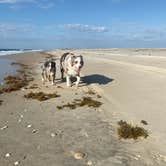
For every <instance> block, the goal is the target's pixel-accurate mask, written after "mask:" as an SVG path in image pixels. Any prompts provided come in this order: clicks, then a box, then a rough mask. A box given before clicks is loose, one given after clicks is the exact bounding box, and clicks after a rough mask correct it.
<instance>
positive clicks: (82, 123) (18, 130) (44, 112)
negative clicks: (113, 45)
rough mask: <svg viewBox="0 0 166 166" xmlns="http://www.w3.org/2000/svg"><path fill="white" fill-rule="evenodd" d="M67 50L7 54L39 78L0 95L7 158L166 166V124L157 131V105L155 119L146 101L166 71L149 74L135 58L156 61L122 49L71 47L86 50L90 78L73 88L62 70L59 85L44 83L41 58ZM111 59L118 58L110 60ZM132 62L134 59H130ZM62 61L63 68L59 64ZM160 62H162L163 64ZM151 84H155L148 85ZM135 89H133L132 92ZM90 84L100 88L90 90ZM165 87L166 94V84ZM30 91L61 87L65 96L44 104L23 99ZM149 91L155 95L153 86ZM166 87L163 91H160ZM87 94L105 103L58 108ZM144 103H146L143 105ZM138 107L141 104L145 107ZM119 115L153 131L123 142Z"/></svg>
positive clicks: (0, 157) (1, 145)
mask: <svg viewBox="0 0 166 166" xmlns="http://www.w3.org/2000/svg"><path fill="white" fill-rule="evenodd" d="M66 51H67V50H56V51H48V52H44V53H42V52H33V53H23V54H18V55H10V56H3V57H2V58H4V57H5V58H9V59H14V60H16V61H17V62H19V63H23V64H26V65H28V66H29V67H30V68H31V72H32V76H33V78H34V80H33V81H32V82H30V83H29V85H28V86H27V87H26V88H27V89H26V88H23V89H21V90H19V91H14V92H11V93H4V94H1V95H0V100H3V103H2V105H1V106H0V127H1V128H2V127H4V126H7V128H6V129H4V130H0V132H2V136H1V137H0V149H2V150H1V151H0V161H1V163H3V165H4V166H7V165H9V164H10V165H12V164H13V163H14V162H15V161H17V160H18V161H19V162H20V164H21V165H27V166H28V165H32V166H33V165H34V166H39V165H40V166H44V165H46V164H47V165H50V166H55V165H57V166H60V165H66V166H68V165H72V166H77V165H79V166H81V165H87V164H88V163H92V165H97V166H100V165H101V166H102V165H113V166H114V165H115V166H116V165H117V164H118V165H124V164H126V165H136V166H139V165H145V166H146V165H148V164H150V165H161V166H162V165H163V166H164V165H165V164H166V161H165V156H166V152H165V150H164V149H163V146H164V145H165V142H163V141H164V140H165V139H164V138H165V134H164V133H165V128H164V127H163V128H161V129H160V130H159V131H157V130H158V128H159V127H161V126H160V124H157V122H156V121H155V116H156V114H155V113H156V112H155V110H152V112H150V115H151V116H152V117H149V112H145V111H146V110H149V109H150V108H149V103H146V102H145V101H144V99H145V98H146V97H149V96H146V95H148V94H146V93H145V94H142V91H145V90H150V89H149V88H151V89H153V88H154V89H155V88H157V87H156V83H158V84H161V83H162V81H163V80H164V79H165V76H164V75H162V74H159V75H157V74H156V73H153V72H150V73H149V71H145V70H144V69H142V68H141V69H142V70H138V71H137V69H136V68H135V66H134V64H135V63H139V65H148V67H149V65H152V63H151V62H153V60H152V59H150V60H149V59H148V60H147V58H146V59H145V58H144V59H142V58H143V57H140V59H139V61H137V59H138V57H137V56H136V57H135V58H136V59H134V58H133V57H131V58H126V57H128V56H124V55H123V50H119V51H118V54H121V55H122V56H121V55H120V56H117V55H115V53H114V52H112V51H111V52H110V50H108V52H107V51H106V52H104V51H103V52H102V50H101V52H98V50H89V51H87V50H83V49H81V50H73V51H72V52H76V53H81V54H83V55H84V58H85V62H86V63H85V66H84V68H83V78H84V80H83V81H84V82H83V83H82V84H81V85H80V87H79V88H78V89H76V88H75V87H74V86H73V87H71V88H67V87H66V85H65V82H63V83H61V82H60V80H59V78H60V76H59V75H60V73H59V70H58V69H57V70H58V73H57V77H56V79H57V84H56V85H55V86H52V85H50V84H49V83H46V84H42V82H41V77H40V72H41V71H40V64H41V63H42V62H44V61H45V60H46V59H49V58H54V59H57V60H58V59H59V57H60V55H62V53H64V52H66ZM69 51H70V50H69ZM121 51H122V52H121ZM155 54H156V53H155ZM161 54H162V53H161ZM92 55H93V56H92ZM108 55H109V56H108ZM0 58H1V57H0ZM109 58H111V60H114V61H111V60H108V59H109ZM115 61H116V62H117V61H118V62H119V61H121V63H115ZM158 61H159V58H158V59H157V62H158ZM103 62H104V63H103ZM122 62H123V63H122ZM124 62H125V63H126V66H125V65H124ZM128 63H132V64H133V65H132V66H131V65H128ZM153 63H154V62H153ZM162 63H163V62H162ZM137 65H138V64H137ZM153 65H156V64H155V63H154V64H153ZM160 65H162V64H160ZM57 67H59V63H58V62H57ZM158 67H159V68H160V66H158ZM161 68H162V66H161ZM136 71H137V72H136ZM145 76H146V77H145ZM153 76H155V77H154V78H156V77H157V78H160V79H161V81H158V80H155V79H154V80H152V78H153ZM139 80H141V82H140V81H139ZM150 81H151V86H150V85H149V82H150ZM85 83H86V84H85ZM147 83H148V86H150V87H149V88H148V87H146V85H147ZM34 85H35V86H34ZM138 85H139V86H138ZM144 86H145V87H144ZM32 87H33V88H32ZM135 87H138V89H137V88H135ZM139 87H140V88H139ZM31 88H32V89H31ZM130 88H132V89H131V90H130ZM90 90H91V91H93V92H94V94H93V93H92V94H88V93H89V91H90ZM155 90H160V89H155ZM162 91H163V93H164V89H163V90H162ZM29 92H45V93H53V92H56V93H57V94H58V95H60V97H59V98H55V99H54V98H52V99H50V100H47V101H43V102H39V101H37V100H33V99H26V98H24V95H27V94H28V93H29ZM148 92H149V93H150V91H148ZM154 92H155V91H154ZM154 92H153V93H150V94H149V95H150V96H151V97H152V98H149V99H148V100H147V101H148V102H149V101H150V100H152V101H154V99H156V98H153V97H155V95H157V94H155V93H154ZM159 92H160V93H161V91H159ZM97 95H100V96H101V98H97ZM133 95H135V96H133ZM85 96H87V97H91V98H93V99H95V100H97V101H100V102H102V103H103V104H102V105H101V107H99V108H91V107H88V106H85V107H77V108H76V109H74V110H70V109H69V108H64V109H62V110H58V109H57V106H59V107H60V106H62V105H64V104H66V105H67V103H72V102H73V101H74V100H75V99H82V98H83V97H85ZM158 97H159V96H158ZM160 100H161V99H160ZM160 100H159V101H160ZM18 101H19V102H18ZM157 101H158V100H157V99H156V102H157ZM140 102H144V103H143V104H142V105H140ZM160 102H161V101H160ZM163 102H164V101H163ZM150 104H152V106H156V108H158V109H160V114H159V113H158V114H159V115H158V120H161V122H162V120H163V118H164V117H163V114H162V113H163V109H162V106H161V107H159V105H158V104H155V103H150ZM162 104H163V103H162ZM139 105H140V107H142V108H140V109H139V107H138V106H139ZM144 106H145V107H144ZM132 110H133V111H132ZM141 110H142V111H141ZM143 111H144V112H143ZM120 120H126V121H128V122H132V124H134V125H138V126H142V127H144V128H146V129H147V130H148V131H149V137H148V138H147V139H138V140H137V141H135V140H123V139H120V140H119V138H118V135H117V127H118V125H117V122H118V121H120ZM140 120H147V122H148V125H147V126H144V125H141V124H140ZM155 125H156V126H155ZM161 125H162V124H161ZM28 126H29V127H28ZM76 152H81V153H84V154H85V156H86V157H85V158H83V159H82V160H76V159H74V157H73V154H75V153H76ZM6 153H11V157H10V158H9V159H7V158H5V154H6Z"/></svg>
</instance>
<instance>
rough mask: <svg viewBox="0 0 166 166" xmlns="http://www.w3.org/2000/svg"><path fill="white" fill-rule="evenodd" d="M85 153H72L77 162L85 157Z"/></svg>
mask: <svg viewBox="0 0 166 166" xmlns="http://www.w3.org/2000/svg"><path fill="white" fill-rule="evenodd" d="M85 156H86V155H85V153H81V152H76V153H74V158H75V159H77V160H81V159H83V158H84V157H85Z"/></svg>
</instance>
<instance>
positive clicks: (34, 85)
mask: <svg viewBox="0 0 166 166" xmlns="http://www.w3.org/2000/svg"><path fill="white" fill-rule="evenodd" d="M37 88H38V85H37V84H33V85H31V86H30V87H29V89H37Z"/></svg>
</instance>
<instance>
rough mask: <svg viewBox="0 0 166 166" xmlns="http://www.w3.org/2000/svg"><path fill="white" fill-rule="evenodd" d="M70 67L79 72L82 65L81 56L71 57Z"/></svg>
mask: <svg viewBox="0 0 166 166" xmlns="http://www.w3.org/2000/svg"><path fill="white" fill-rule="evenodd" d="M71 65H72V67H73V68H74V70H76V71H77V72H80V70H81V68H82V67H83V65H84V61H83V56H82V55H72V57H71Z"/></svg>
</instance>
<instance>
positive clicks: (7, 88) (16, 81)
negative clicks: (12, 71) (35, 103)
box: [0, 76, 29, 94]
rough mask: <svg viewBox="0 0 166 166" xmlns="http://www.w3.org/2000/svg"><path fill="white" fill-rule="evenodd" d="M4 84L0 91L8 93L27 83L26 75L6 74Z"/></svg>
mask: <svg viewBox="0 0 166 166" xmlns="http://www.w3.org/2000/svg"><path fill="white" fill-rule="evenodd" d="M4 81H5V85H4V86H2V87H1V88H0V94H1V93H9V92H12V91H16V90H19V89H21V88H23V87H25V86H27V85H28V82H29V80H27V78H26V77H19V76H7V77H5V78H4Z"/></svg>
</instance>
